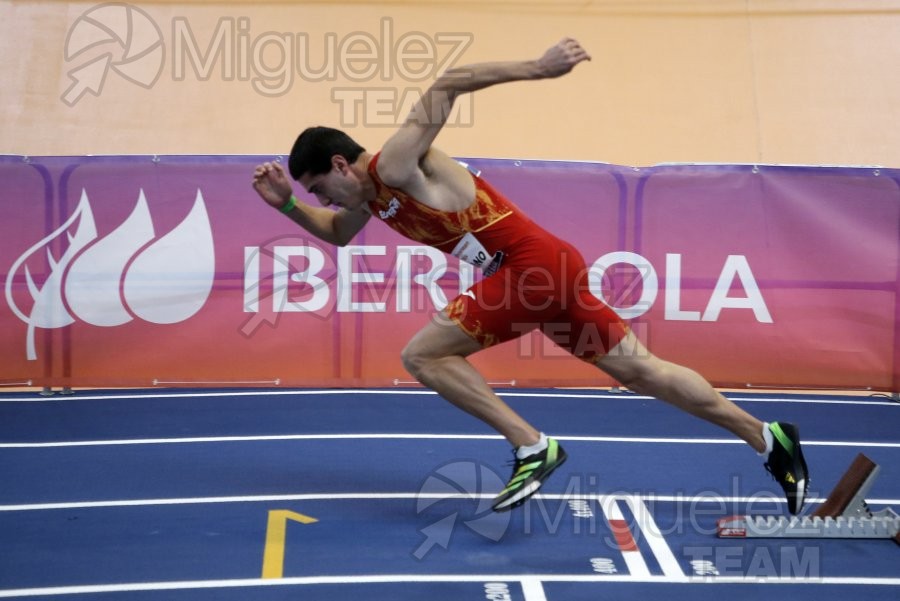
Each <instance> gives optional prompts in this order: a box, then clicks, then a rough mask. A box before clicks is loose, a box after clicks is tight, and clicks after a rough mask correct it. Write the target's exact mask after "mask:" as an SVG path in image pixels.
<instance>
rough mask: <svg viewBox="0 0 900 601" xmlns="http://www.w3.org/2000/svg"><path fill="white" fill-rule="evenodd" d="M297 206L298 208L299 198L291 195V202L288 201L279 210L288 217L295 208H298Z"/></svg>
mask: <svg viewBox="0 0 900 601" xmlns="http://www.w3.org/2000/svg"><path fill="white" fill-rule="evenodd" d="M296 206H297V197H296V196H294V195H293V194H291V198H290V200H288V201H287V202H286V203H284V205H282V207H281V208H280V209H278V210H279V211H281V212H282V213H284V214H285V215H287V214H288V213H290V212H291V211H293V210H294V207H296Z"/></svg>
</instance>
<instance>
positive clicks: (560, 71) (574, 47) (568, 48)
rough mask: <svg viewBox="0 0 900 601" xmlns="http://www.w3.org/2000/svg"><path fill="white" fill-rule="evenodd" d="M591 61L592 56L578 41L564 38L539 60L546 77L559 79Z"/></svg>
mask: <svg viewBox="0 0 900 601" xmlns="http://www.w3.org/2000/svg"><path fill="white" fill-rule="evenodd" d="M589 60H591V55H590V54H588V53H587V51H586V50H585V49H584V48H582V47H581V45H580V44H579V43H578V41H577V40H575V39H573V38H564V39H562V40H560V42H559V43H558V44H556V45H555V46H553V47H551V48H550V49H549V50H547V52H545V53H544V56H542V57H541V58H540V59H538V66H539V67H540V69H541V73H543V74H544V77H559V76H560V75H565V74H566V73H568V72H569V71H571V70H572V69H574V68H575V65H577V64H578V63H580V62H582V61H589Z"/></svg>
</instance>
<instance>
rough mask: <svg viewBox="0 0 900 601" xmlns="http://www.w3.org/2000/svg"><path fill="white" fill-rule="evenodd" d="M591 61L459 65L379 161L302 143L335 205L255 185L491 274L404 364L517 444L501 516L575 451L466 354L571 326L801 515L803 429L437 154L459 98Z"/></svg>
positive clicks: (302, 164) (335, 139)
mask: <svg viewBox="0 0 900 601" xmlns="http://www.w3.org/2000/svg"><path fill="white" fill-rule="evenodd" d="M586 60H590V56H588V54H587V52H585V50H584V49H583V48H582V47H581V46H580V45H579V44H578V42H576V41H575V40H573V39H564V40H562V41H561V42H559V43H558V44H556V45H555V46H553V47H552V48H550V49H549V50H547V51H546V53H544V55H543V56H541V58H539V59H537V60H526V61H520V62H518V61H517V62H492V63H483V64H476V65H469V66H466V67H459V68H454V69H450V70H449V71H447V72H446V73H445V74H444V75H442V76H440V77H439V78H438V79H437V80H436V81H435V82H434V84H433V85H432V86H431V87H430V88H429V89H428V91H427V92H425V94H424V95H423V96H422V98H421V99H420V100H419V103H418V104H417V105H416V106H415V108H414V109H413V111H412V112H411V114H410V116H409V118H408V119H407V120H406V122H405V123H404V124H403V125H402V126H401V127H400V128H399V129H398V131H397V132H395V133H394V134H393V135H392V136H391V137H390V138H389V139H388V140H387V142H386V143H385V145H384V147H383V148H382V149H381V152H380V153H376V154H374V155H373V154H370V153H368V152H366V151H365V149H364V148H362V147H361V146H360V145H359V144H357V143H356V142H354V141H353V140H352V139H351V138H350V137H348V136H347V135H346V134H344V133H343V132H341V131H338V130H334V129H330V128H324V127H314V128H309V129H307V130H306V131H304V132H303V133H301V134H300V136H299V137H298V138H297V141H296V143H295V144H294V147H293V149H292V150H291V156H290V160H289V163H288V166H289V169H290V173H291V176H292V177H293V178H294V179H295V180H296V181H297V182H299V183H300V185H302V186H303V187H304V188H305V189H306V190H307V191H308V192H309V193H310V194H314V195H315V196H316V198H317V199H318V201H319V202H320V203H321V204H322V205H323V206H324V207H326V208H322V207H313V206H309V205H307V204H305V203H298V202H297V200H296V198H295V197H294V196H293V195H292V193H291V191H292V189H291V183H290V181H289V180H288V179H287V177H286V176H285V174H284V171H283V170H282V168H281V166H280V165H279V164H278V163H265V164H263V165H260V166H258V167H257V168H256V171H255V173H254V176H253V187H254V188H255V189H256V191H257V192H258V193H259V195H260V196H261V197H262V198H263V200H265V201H266V203H268V204H269V205H270V206H272V207H274V208H276V209H279V210H280V211H281V212H283V213H285V214H286V215H287V216H288V217H290V218H291V219H292V220H293V221H294V222H295V223H297V224H298V225H300V226H301V227H303V228H304V229H306V230H307V231H309V232H310V233H311V234H313V235H314V236H316V237H318V238H320V239H322V240H324V241H325V242H328V243H331V244H337V245H342V246H343V245H345V244H347V243H349V242H350V241H351V240H352V239H353V237H354V236H355V235H356V233H357V232H359V231H360V229H362V227H363V226H364V225H366V223H367V222H368V221H369V219H370V218H371V217H372V216H373V215H375V216H377V217H378V218H379V219H381V220H382V221H384V222H385V223H386V224H387V225H388V226H390V227H391V228H393V229H395V230H396V231H398V232H399V233H401V234H403V235H404V236H406V237H408V238H410V239H412V240H414V241H416V242H420V243H422V244H427V245H431V246H434V247H435V248H438V249H440V250H442V251H444V252H447V253H450V254H452V255H454V256H456V257H458V258H459V259H460V260H463V261H467V262H470V263H473V264H475V265H477V266H478V267H480V268H481V269H482V270H483V275H484V278H483V279H482V280H480V281H479V282H477V283H476V284H475V285H473V286H472V287H471V288H469V290H467V291H466V292H465V293H463V294H461V295H459V296H458V297H456V298H455V299H454V300H453V301H451V302H450V304H449V305H448V306H447V307H446V308H445V309H444V311H443V313H441V314H439V315H438V316H437V317H436V318H435V319H434V320H433V321H431V322H430V323H429V324H427V325H426V326H425V327H424V328H422V329H421V330H420V331H419V332H418V333H417V334H416V335H415V336H413V338H412V340H410V341H409V343H408V344H407V346H406V348H405V349H404V350H403V353H402V359H403V364H404V366H405V367H406V369H407V370H409V372H410V373H411V374H412V375H413V376H414V377H415V378H416V379H417V380H418V381H419V382H421V383H422V384H424V385H425V386H427V387H429V388H431V389H432V390H434V391H436V392H437V393H438V394H440V395H441V396H443V397H444V398H445V399H447V400H448V401H450V402H451V403H453V404H454V405H456V406H457V407H459V408H460V409H463V410H464V411H467V412H469V413H470V414H472V415H474V416H475V417H477V418H479V419H481V420H483V421H484V422H486V423H487V424H488V425H490V426H491V427H493V428H494V429H495V430H497V431H498V432H500V433H501V434H502V435H503V436H504V437H506V439H507V440H508V441H509V442H510V444H512V446H513V448H514V452H515V465H514V468H513V474H512V477H511V479H510V481H509V483H508V484H507V486H506V488H504V489H503V490H502V491H501V492H500V493H499V495H498V496H497V497H496V499H495V500H494V505H493V508H494V510H495V511H502V510H507V509H510V508H512V507H516V506H518V505H521V504H522V503H524V502H525V500H526V499H528V497H530V496H531V495H532V494H534V493H535V491H537V490H538V488H540V486H541V483H542V482H543V480H544V479H545V478H547V476H549V475H550V473H551V472H552V471H553V470H555V469H556V468H557V467H559V466H560V465H561V464H562V463H563V462H564V461H565V460H566V453H565V451H563V449H562V447H561V446H560V445H559V444H558V442H557V441H556V440H554V439H553V438H548V437H547V436H545V435H544V434H543V433H541V432H539V431H538V430H536V429H535V428H534V427H532V425H531V424H529V423H528V422H526V421H525V420H524V419H523V418H522V417H520V416H519V415H518V414H516V413H515V412H514V411H513V410H512V409H511V408H510V407H508V406H507V405H506V404H505V403H504V402H503V401H502V400H501V399H500V398H499V397H498V396H497V395H496V394H494V392H493V391H492V390H491V388H490V387H489V386H488V385H487V383H486V382H485V380H484V378H483V377H482V376H481V374H480V373H479V372H478V371H476V370H475V368H474V367H473V366H472V365H471V364H470V363H469V362H468V361H467V359H466V358H467V357H468V356H469V355H471V354H473V353H475V352H477V351H479V350H481V349H483V348H487V347H489V346H492V345H495V344H499V343H501V342H505V341H507V340H511V339H513V338H516V337H518V336H521V335H522V334H523V332H524V328H526V327H527V325H526V324H532V326H531V327H537V326H538V325H540V326H541V327H544V326H553V325H557V326H558V325H559V324H565V325H566V326H568V330H567V331H569V332H571V337H570V340H569V341H568V344H565V343H564V344H563V346H564V347H565V348H566V349H567V350H568V351H569V352H571V353H572V354H573V355H575V356H577V357H579V358H580V359H582V360H584V361H587V362H589V363H591V364H593V365H595V366H597V367H598V368H600V369H601V370H603V371H605V372H606V373H608V374H609V375H611V376H612V377H613V378H615V379H616V380H617V381H619V382H621V383H622V384H623V385H624V386H627V387H628V388H629V389H631V390H633V391H635V392H638V393H640V394H645V395H650V396H654V397H657V398H659V399H662V400H664V401H667V402H669V403H671V404H672V405H674V406H676V407H679V408H680V409H683V410H684V411H687V412H689V413H691V414H693V415H695V416H697V417H700V418H703V419H705V420H708V421H710V422H712V423H714V424H717V425H719V426H721V427H723V428H726V429H728V430H730V431H731V432H732V433H734V434H735V435H737V436H738V437H740V438H742V439H743V440H745V441H746V442H747V443H748V444H749V445H750V446H751V447H753V448H754V449H756V451H757V452H759V454H760V455H761V456H762V455H767V461H766V464H765V465H766V468H767V469H768V470H769V471H770V472H771V473H772V475H773V476H774V477H775V479H776V480H777V481H778V482H779V483H780V484H781V486H782V487H783V488H784V491H785V494H786V496H787V502H788V508H789V510H790V512H791V513H794V514H796V513H797V512H799V511H800V508H801V507H802V506H803V501H804V497H805V494H806V490H807V485H808V481H809V480H808V477H807V471H806V464H805V462H804V459H803V453H802V452H801V450H800V439H799V436H798V431H797V428H796V427H795V426H793V425H791V424H786V423H777V422H775V423H772V424H763V423H762V422H761V421H759V420H758V419H756V418H755V417H753V416H751V415H749V414H748V413H746V412H745V411H743V410H742V409H740V408H739V407H737V405H735V404H734V403H732V402H731V401H729V400H727V399H725V398H724V397H723V396H722V395H720V394H719V393H718V392H716V391H715V390H714V389H713V388H712V386H710V385H709V383H707V382H706V380H704V379H703V378H702V377H701V376H700V375H699V374H697V373H696V372H694V371H691V370H690V369H687V368H685V367H682V366H679V365H675V364H673V363H669V362H667V361H663V360H661V359H659V358H657V357H654V356H653V355H651V354H650V353H649V352H648V351H647V349H646V348H644V346H643V345H642V344H641V342H640V341H639V340H638V339H637V337H635V335H634V334H633V333H632V332H631V331H630V330H629V328H628V326H627V325H626V324H625V323H624V322H623V321H622V320H621V319H620V318H619V316H618V315H616V313H615V312H614V311H613V310H612V309H611V308H610V307H608V306H606V305H604V304H603V303H602V302H600V301H599V300H598V299H597V298H595V297H594V296H593V295H592V294H590V292H588V285H587V273H588V269H587V267H586V265H585V261H584V259H583V258H582V256H581V255H580V254H579V252H578V251H577V250H575V248H574V247H572V246H571V245H570V244H568V243H567V242H564V241H563V240H560V239H559V238H557V237H556V236H554V235H552V234H550V233H548V232H546V231H545V230H544V229H542V228H541V227H540V226H539V225H537V224H536V223H535V222H533V221H531V220H530V219H529V218H528V217H527V216H526V215H524V214H523V213H522V211H521V210H520V209H519V208H518V207H516V206H515V205H514V204H513V203H512V202H510V201H509V200H507V199H506V198H505V197H504V196H503V195H502V194H500V193H499V192H498V191H497V190H495V189H494V188H492V187H491V186H490V185H489V184H488V183H487V182H485V181H484V180H482V179H481V178H480V177H478V176H476V175H474V174H472V173H470V172H469V171H468V170H466V169H465V168H464V167H463V166H462V165H460V164H459V163H458V162H456V161H455V160H453V159H452V158H450V157H449V156H447V155H446V154H444V153H443V152H441V151H440V150H438V149H437V148H435V147H434V146H432V142H433V141H434V139H435V138H436V137H437V135H438V133H439V132H440V131H441V128H442V127H443V125H444V123H445V122H446V119H447V116H448V114H449V112H450V106H451V105H452V104H453V102H454V100H455V99H456V97H457V96H458V95H460V94H463V93H466V92H474V91H476V90H480V89H482V88H486V87H488V86H492V85H496V84H500V83H506V82H512V81H519V80H529V79H545V78H553V77H559V76H561V75H564V74H566V73H568V72H569V71H571V70H572V69H573V68H574V67H575V66H576V65H577V64H579V63H581V62H582V61H586ZM437 109H441V110H437ZM327 207H334V208H335V209H336V210H334V209H329V208H327ZM560 329H561V328H559V327H557V328H555V331H557V332H558V331H560Z"/></svg>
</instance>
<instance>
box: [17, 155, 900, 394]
mask: <svg viewBox="0 0 900 601" xmlns="http://www.w3.org/2000/svg"><path fill="white" fill-rule="evenodd" d="M273 159H275V157H258V156H157V157H153V156H122V157H119V156H114V157H20V156H6V157H0V181H2V183H3V185H2V186H0V206H2V208H3V215H4V219H3V220H2V221H0V241H2V242H0V272H2V277H3V283H4V302H2V303H0V324H2V332H3V344H2V349H0V352H2V357H0V360H2V362H0V365H2V367H0V370H2V371H0V384H2V385H5V386H12V385H32V386H336V387H357V386H402V385H407V384H412V378H411V377H410V376H409V375H408V374H407V373H406V372H405V370H404V368H403V366H402V364H401V361H400V352H401V350H402V349H403V347H404V345H405V344H406V342H407V340H408V339H409V338H410V337H411V336H412V335H413V334H415V332H416V331H417V330H418V329H419V328H421V327H422V326H423V325H424V324H425V323H427V321H428V320H429V319H431V316H432V315H434V313H435V312H436V311H438V310H440V309H441V308H443V307H444V306H445V305H446V304H447V302H448V301H449V300H451V299H452V298H453V297H455V296H457V295H458V294H460V293H462V292H464V291H465V290H466V288H467V287H468V286H469V285H470V284H471V283H472V282H473V281H475V279H476V278H479V277H481V275H480V274H479V273H478V272H476V271H475V269H474V268H473V267H471V266H469V265H467V264H462V265H461V264H460V263H459V262H458V261H457V260H456V259H455V258H453V257H449V256H446V255H444V254H442V253H440V252H439V251H437V250H435V249H431V248H428V247H424V246H421V245H419V244H417V243H415V242H412V241H410V240H406V239H404V238H402V237H400V236H399V235H397V234H396V233H394V232H393V231H392V230H390V229H389V228H388V227H386V226H385V225H384V224H382V223H380V222H379V221H378V220H377V219H372V220H371V221H370V223H369V224H368V225H367V226H366V228H365V229H364V230H363V231H362V232H361V233H360V234H359V235H358V236H357V238H356V239H354V240H353V241H352V242H351V243H350V244H349V245H347V246H345V247H341V248H335V247H332V246H330V245H328V244H326V243H324V242H321V241H318V240H316V239H314V238H313V237H312V236H310V235H309V234H307V233H306V232H305V231H303V230H302V229H300V228H299V227H297V226H296V225H295V224H293V223H292V222H291V221H290V220H289V219H287V218H285V217H284V216H283V215H281V214H280V213H278V212H277V211H275V210H273V209H271V208H269V207H267V206H266V205H265V204H264V203H263V202H262V201H261V200H260V199H259V198H258V197H257V196H256V193H255V192H254V191H253V190H252V188H251V186H250V182H251V176H252V172H253V169H254V167H255V166H256V165H257V164H258V163H260V162H262V161H264V160H273ZM279 159H281V160H285V159H283V158H280V157H279ZM463 160H464V161H465V162H466V163H467V164H469V166H470V167H471V168H472V169H475V170H478V171H480V172H481V174H482V177H484V178H485V179H487V180H488V181H489V182H490V183H491V184H492V185H493V186H494V187H496V188H498V189H499V190H500V191H501V192H503V193H505V194H506V195H507V196H508V197H509V198H510V199H511V200H512V201H513V202H515V203H516V204H517V205H518V206H519V207H520V208H522V209H523V210H524V211H525V212H526V213H528V214H529V215H530V216H531V217H532V219H534V220H535V221H537V222H538V223H540V224H541V225H542V226H543V227H545V228H546V229H548V230H549V231H551V232H553V233H555V234H557V235H559V236H560V237H562V238H564V239H566V240H567V241H569V242H571V243H572V244H574V245H575V246H576V247H577V248H578V249H579V250H580V251H581V252H582V253H583V254H584V256H585V259H586V261H587V264H588V265H589V266H592V267H591V270H592V271H591V275H592V277H591V283H592V284H591V286H592V287H591V291H592V293H594V294H596V295H597V296H598V297H600V298H602V299H603V300H605V301H606V302H607V303H609V304H611V305H612V306H613V307H615V308H616V309H617V310H618V311H619V312H620V314H621V315H622V316H623V317H624V318H626V319H627V320H628V321H629V323H630V324H631V325H632V328H633V329H634V331H635V332H636V333H637V334H638V336H639V337H640V338H641V339H642V340H644V342H645V343H646V344H647V346H648V347H649V348H650V350H651V351H653V352H654V353H656V354H658V355H659V356H661V357H663V358H665V359H669V360H671V361H674V362H676V363H681V364H684V365H687V366H689V367H692V368H694V369H696V370H697V371H699V372H700V373H701V374H703V375H704V376H705V377H706V378H707V379H709V380H710V381H712V382H713V383H714V384H717V385H720V386H728V387H745V386H748V385H749V386H763V387H794V386H797V387H826V388H831V387H835V388H871V389H877V390H894V391H896V390H898V389H900V375H898V374H900V367H898V366H900V308H898V307H900V304H898V292H900V284H898V282H900V277H898V274H900V260H898V248H900V171H898V170H891V169H877V168H826V167H784V166H752V165H747V166H728V165H671V166H667V165H660V166H655V167H650V168H641V169H637V168H632V167H623V166H615V165H607V164H598V163H569V162H548V161H514V160H499V159H463ZM297 192H298V197H299V198H300V199H301V200H304V201H306V202H313V203H314V202H315V200H314V199H312V198H310V197H308V196H307V195H306V194H305V193H303V191H302V189H300V188H299V186H298V187H297ZM546 334H547V335H544V334H540V333H536V332H532V333H529V334H526V335H524V336H523V337H522V338H520V339H518V340H514V341H511V342H508V343H506V344H503V345H500V346H498V347H495V348H492V349H489V350H487V351H484V352H481V353H478V354H476V355H475V356H473V357H472V358H471V360H472V361H473V363H475V364H476V365H477V366H478V367H479V368H481V369H482V370H483V371H484V373H485V375H486V377H487V379H488V381H489V382H491V383H492V384H495V385H502V386H510V385H516V386H608V385H611V384H613V382H612V380H610V379H609V378H608V377H607V376H606V375H605V374H603V373H602V372H600V371H599V370H597V369H596V368H595V367H593V366H590V365H588V364H585V363H583V362H581V361H578V360H577V359H574V358H572V357H571V356H569V355H567V354H566V353H565V352H564V351H562V350H561V349H560V348H559V347H557V346H556V345H555V344H554V342H553V337H554V336H553V332H549V333H546ZM560 335H564V333H563V332H560Z"/></svg>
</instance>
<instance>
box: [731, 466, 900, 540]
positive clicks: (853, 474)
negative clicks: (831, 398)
mask: <svg viewBox="0 0 900 601" xmlns="http://www.w3.org/2000/svg"><path fill="white" fill-rule="evenodd" d="M879 469H880V468H879V467H878V465H877V464H876V463H875V462H873V461H872V460H871V459H869V458H868V457H866V456H865V455H863V454H862V453H860V454H859V455H857V456H856V459H854V460H853V463H852V464H850V468H849V469H848V470H847V471H846V472H845V473H844V475H843V477H842V478H841V479H840V481H839V482H838V483H837V486H835V487H834V490H832V491H831V494H830V495H828V498H827V499H826V500H825V502H824V503H822V506H821V507H819V508H818V509H817V510H816V511H815V512H813V513H812V515H809V516H795V517H790V518H788V517H783V516H778V517H776V516H756V517H754V516H750V515H741V516H731V517H728V518H722V519H720V520H719V521H718V534H719V537H720V538H892V539H894V541H895V542H896V543H898V544H900V515H898V514H897V513H896V512H895V511H894V510H893V509H891V508H890V507H887V508H885V509H882V510H881V511H876V512H872V511H871V510H870V509H869V506H868V504H867V503H866V495H867V494H868V492H869V489H871V488H872V485H873V484H874V483H875V478H876V477H877V476H878V471H879Z"/></svg>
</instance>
